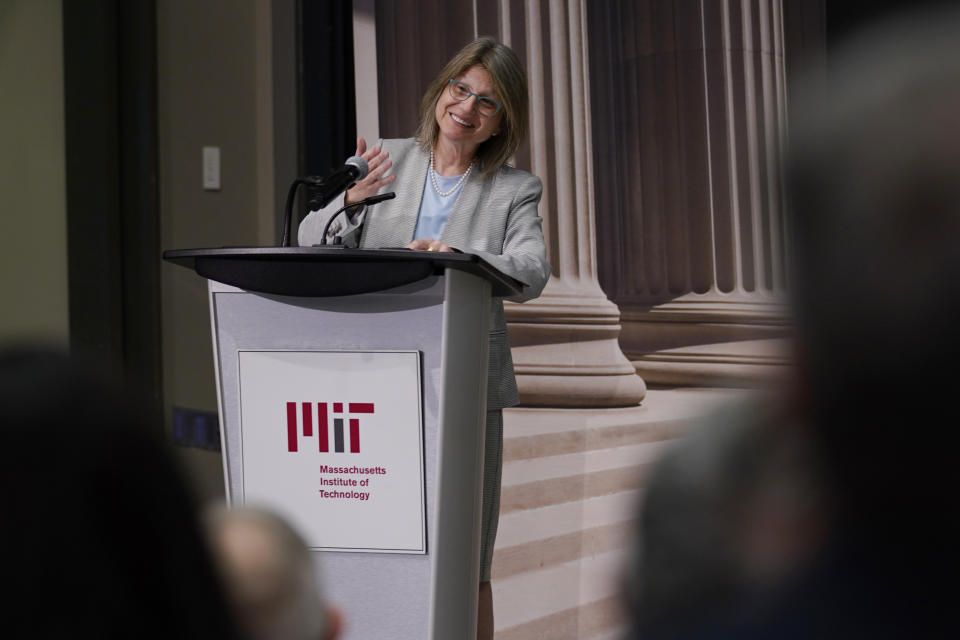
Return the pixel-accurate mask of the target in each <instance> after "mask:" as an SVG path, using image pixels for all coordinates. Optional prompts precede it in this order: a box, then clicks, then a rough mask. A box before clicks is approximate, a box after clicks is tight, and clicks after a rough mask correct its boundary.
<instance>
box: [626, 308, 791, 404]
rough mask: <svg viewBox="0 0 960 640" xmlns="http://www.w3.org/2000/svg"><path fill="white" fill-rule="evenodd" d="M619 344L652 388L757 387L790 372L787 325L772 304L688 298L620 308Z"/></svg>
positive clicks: (781, 311) (783, 316) (779, 378)
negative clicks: (676, 386)
mask: <svg viewBox="0 0 960 640" xmlns="http://www.w3.org/2000/svg"><path fill="white" fill-rule="evenodd" d="M622 322H623V330H622V332H621V334H620V345H621V347H622V349H623V352H624V353H625V354H626V356H627V357H628V358H629V359H630V362H631V363H632V365H633V366H634V367H635V368H636V371H637V373H639V374H640V375H642V376H643V377H644V378H645V379H646V380H647V381H648V382H650V383H652V384H658V385H660V384H662V385H692V386H712V387H757V386H765V385H768V384H771V383H776V382H778V381H780V380H782V379H783V378H784V377H785V376H786V375H788V374H789V372H790V370H791V365H792V364H793V362H794V359H793V357H792V355H791V339H790V336H791V334H792V327H791V326H790V325H789V324H788V320H787V314H786V310H785V308H784V307H783V305H782V304H778V303H776V302H774V301H769V300H763V301H751V300H749V299H746V300H744V299H739V300H738V299H735V298H734V297H733V296H730V297H724V296H713V297H711V296H688V297H687V298H686V299H679V300H674V301H671V302H670V303H667V304H662V305H658V306H654V307H652V308H647V309H624V310H623V312H622Z"/></svg>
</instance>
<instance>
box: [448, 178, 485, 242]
mask: <svg viewBox="0 0 960 640" xmlns="http://www.w3.org/2000/svg"><path fill="white" fill-rule="evenodd" d="M485 184H486V180H485V179H484V178H481V177H480V176H476V175H473V176H470V177H469V178H468V179H467V181H466V183H465V184H464V185H463V186H462V187H461V188H460V194H459V195H458V196H457V201H456V202H455V203H454V204H453V209H452V210H451V211H450V217H448V218H447V224H446V225H444V227H443V233H442V234H440V238H439V240H440V241H441V242H443V243H444V244H447V245H450V246H451V247H457V248H458V249H466V248H468V247H467V246H466V243H467V240H468V239H469V238H470V228H471V227H472V226H473V222H474V220H473V216H474V215H475V213H476V211H477V203H478V202H480V196H481V195H482V194H483V189H484V185H485Z"/></svg>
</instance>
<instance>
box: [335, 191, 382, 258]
mask: <svg viewBox="0 0 960 640" xmlns="http://www.w3.org/2000/svg"><path fill="white" fill-rule="evenodd" d="M396 197H397V194H396V193H394V192H393V191H389V192H387V193H379V194H377V195H375V196H370V197H369V198H364V199H363V200H360V201H359V202H351V203H350V204H348V205H344V206H342V207H340V208H339V209H337V210H336V212H335V213H334V214H333V215H332V216H330V218H329V219H328V220H327V224H325V225H324V226H323V233H321V234H320V244H321V245H324V246H325V245H326V244H327V231H328V230H329V229H330V224H331V223H332V222H333V221H334V219H335V218H336V217H337V216H338V215H340V214H341V213H343V212H344V211H346V210H347V209H350V208H351V207H371V206H373V205H375V204H377V203H378V202H383V201H384V200H392V199H393V198H396ZM331 246H337V245H331ZM341 246H342V245H341Z"/></svg>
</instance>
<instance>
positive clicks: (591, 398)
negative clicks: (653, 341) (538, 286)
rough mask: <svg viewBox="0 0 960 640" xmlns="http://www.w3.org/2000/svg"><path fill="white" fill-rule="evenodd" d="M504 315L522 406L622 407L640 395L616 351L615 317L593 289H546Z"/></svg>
mask: <svg viewBox="0 0 960 640" xmlns="http://www.w3.org/2000/svg"><path fill="white" fill-rule="evenodd" d="M551 282H552V281H551ZM506 314H507V320H508V321H509V325H510V344H511V347H512V353H513V363H514V370H515V371H516V374H517V386H518V388H519V391H520V404H521V405H522V406H531V407H533V406H535V407H628V406H636V405H637V404H639V403H640V401H641V400H642V399H643V397H644V395H645V394H646V384H644V382H643V379H642V378H641V377H640V376H639V375H637V372H636V369H635V368H634V366H633V365H632V364H631V363H630V361H629V360H628V359H627V358H626V356H624V355H623V352H622V351H621V350H620V345H619V342H618V340H619V337H620V323H619V320H620V311H619V309H617V306H616V305H615V304H613V303H612V302H610V301H609V300H608V299H607V298H606V296H604V295H603V292H602V291H600V288H599V286H598V285H597V286H595V287H592V288H589V289H588V291H586V292H584V291H578V290H570V289H567V288H565V287H563V286H561V285H554V286H550V285H548V288H547V290H546V291H545V292H544V295H542V296H541V297H540V298H538V299H537V300H534V301H532V302H528V303H526V304H523V305H516V304H511V305H507V306H506Z"/></svg>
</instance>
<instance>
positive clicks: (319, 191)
mask: <svg viewBox="0 0 960 640" xmlns="http://www.w3.org/2000/svg"><path fill="white" fill-rule="evenodd" d="M369 170H370V169H369V167H368V166H367V161H366V160H364V159H363V158H361V157H360V156H350V157H349V158H347V160H346V162H344V163H343V166H342V167H340V168H339V169H337V170H336V171H334V172H333V173H331V174H330V175H328V176H326V177H324V178H320V177H317V176H305V177H303V178H297V179H296V180H294V181H293V184H291V185H290V190H289V191H287V203H286V206H285V207H284V211H283V240H282V241H281V242H280V246H281V247H289V246H290V236H291V229H290V226H291V223H292V218H293V200H294V198H295V197H296V195H297V188H298V187H299V186H300V185H302V184H306V185H310V186H311V187H313V188H314V190H315V192H316V197H315V198H313V201H314V202H316V203H317V206H318V207H320V208H321V209H322V208H323V207H325V206H327V204H329V203H330V201H331V200H333V199H334V198H336V197H337V196H338V195H340V194H341V193H343V192H344V191H346V190H347V189H349V188H350V187H351V186H353V184H354V183H355V182H356V181H357V180H363V178H364V177H365V176H366V175H367V172H368V171H369Z"/></svg>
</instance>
